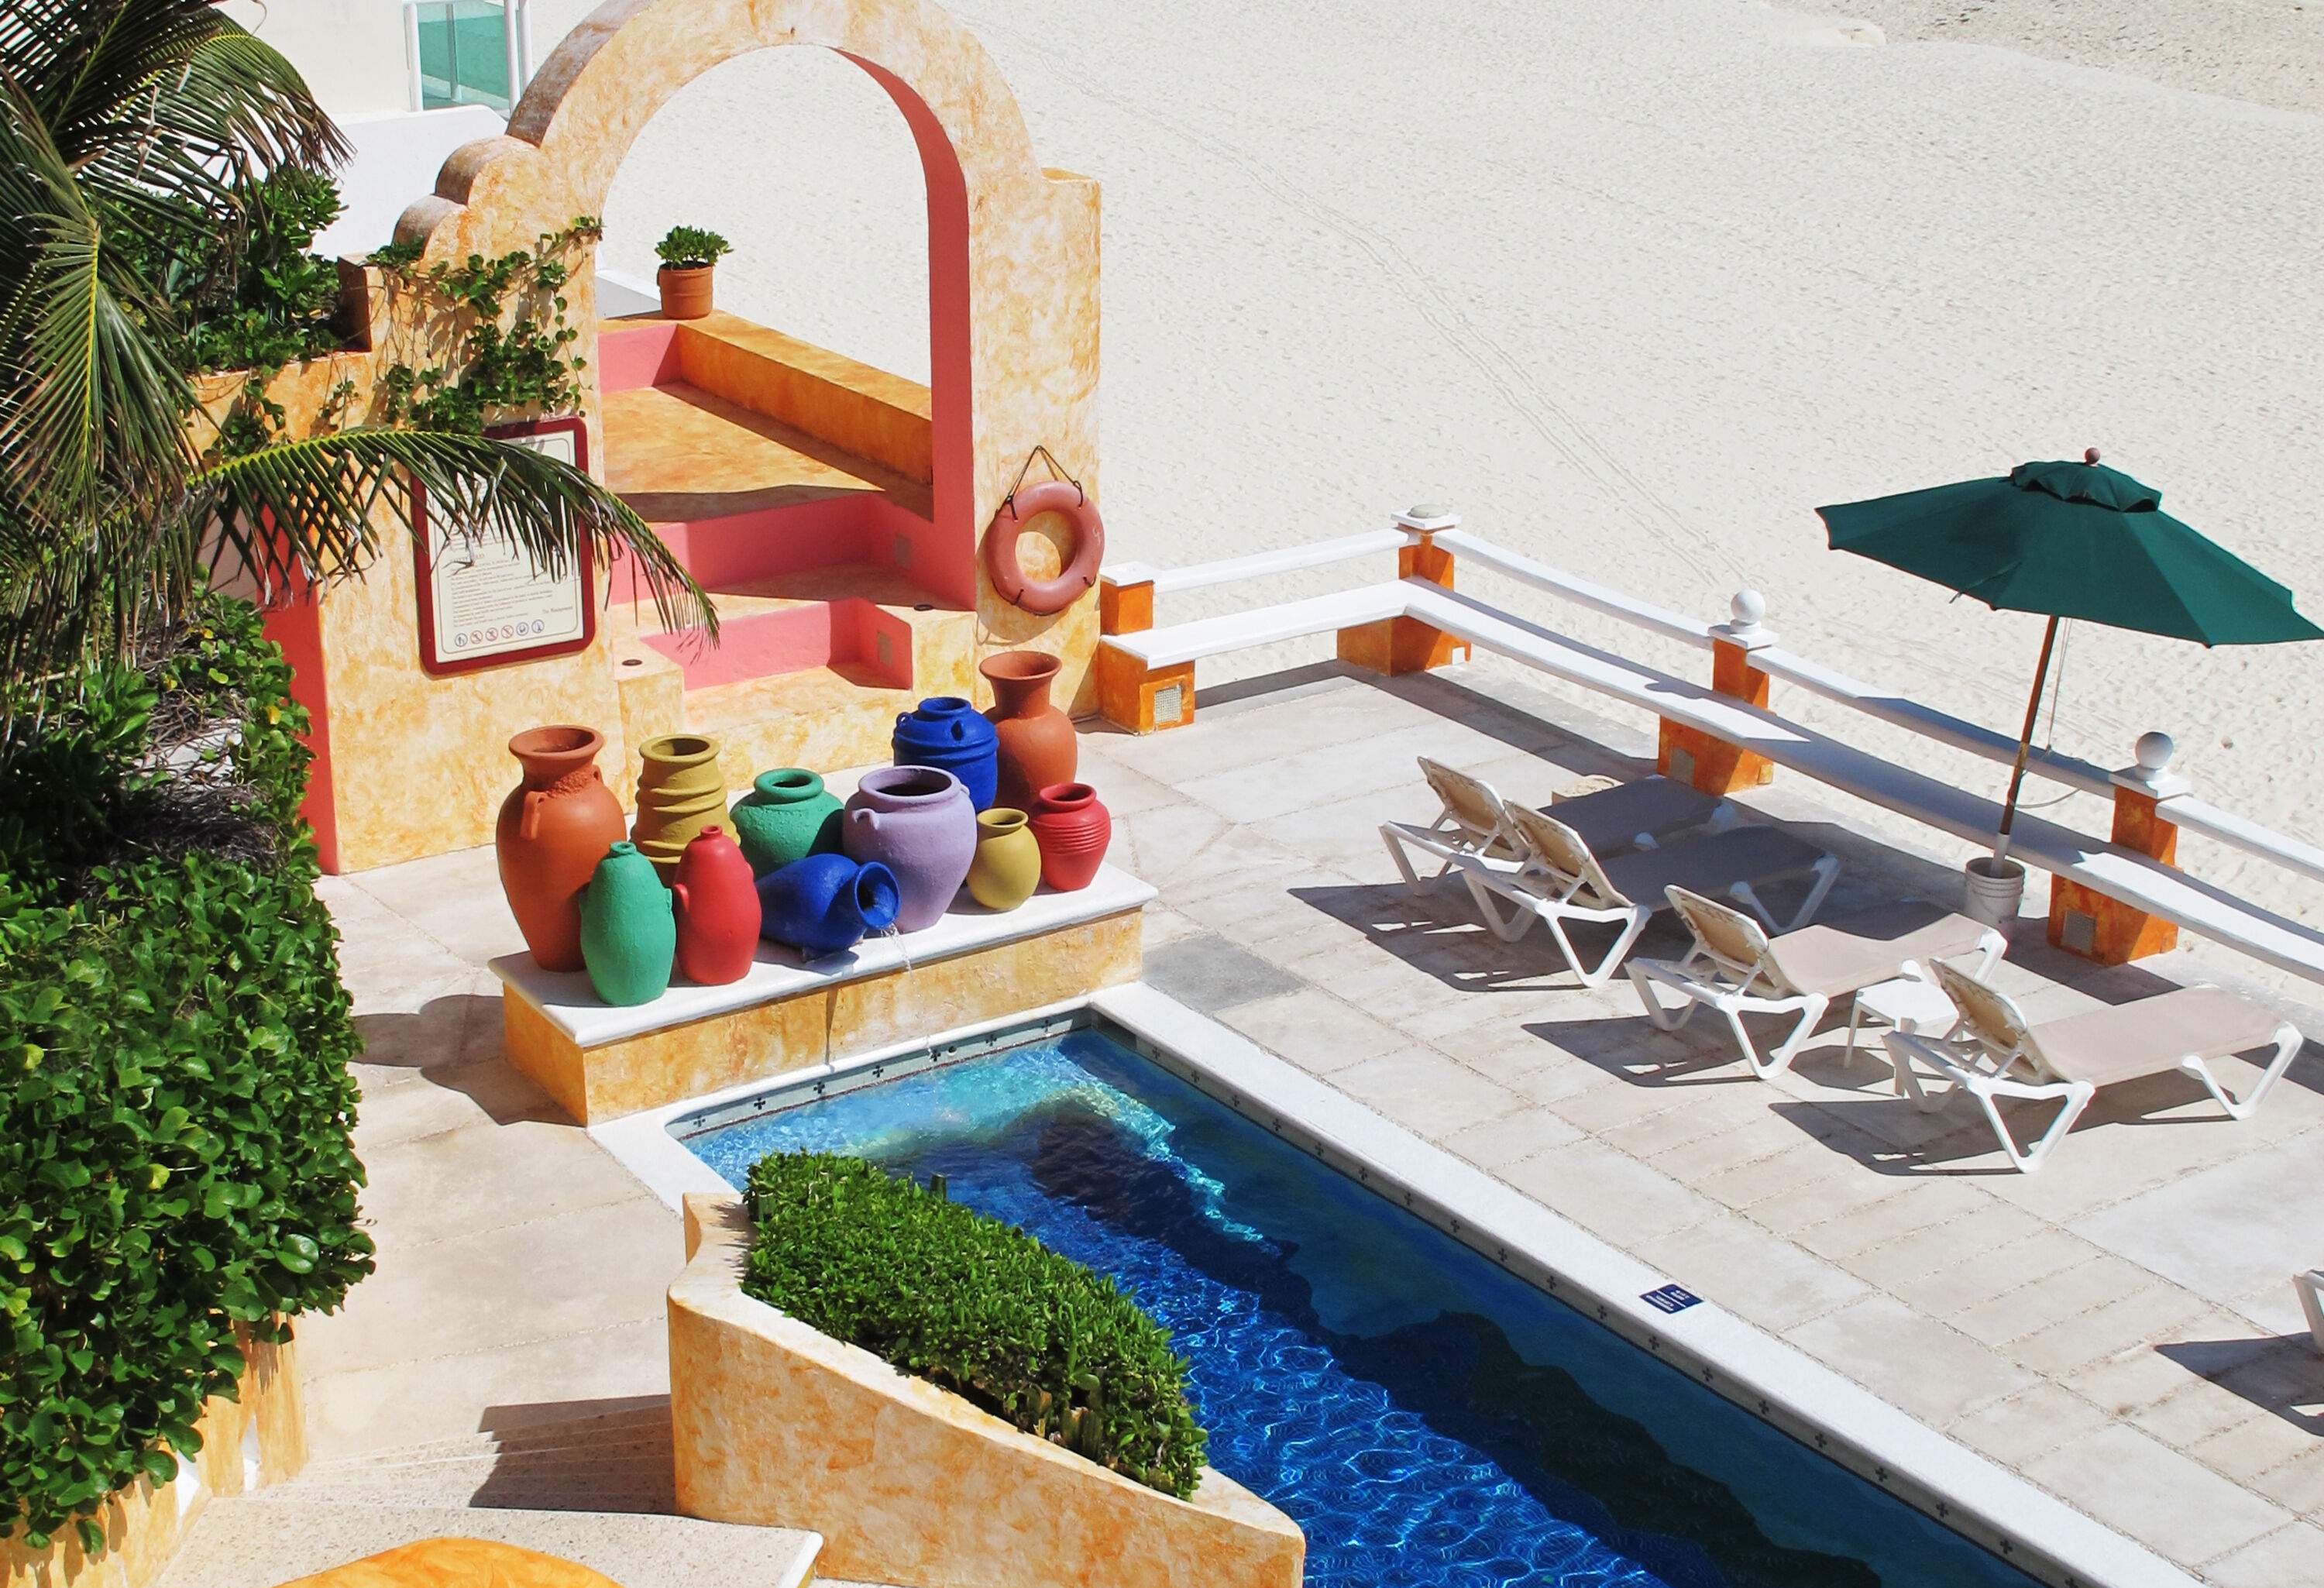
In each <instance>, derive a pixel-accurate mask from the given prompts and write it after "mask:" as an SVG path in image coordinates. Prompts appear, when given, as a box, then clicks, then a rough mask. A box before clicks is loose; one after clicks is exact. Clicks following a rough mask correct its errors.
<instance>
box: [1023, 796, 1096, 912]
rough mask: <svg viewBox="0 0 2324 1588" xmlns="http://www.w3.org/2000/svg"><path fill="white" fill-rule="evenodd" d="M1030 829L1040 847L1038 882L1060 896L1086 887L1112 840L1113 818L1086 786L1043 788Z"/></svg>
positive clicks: (1034, 810) (1094, 874)
mask: <svg viewBox="0 0 2324 1588" xmlns="http://www.w3.org/2000/svg"><path fill="white" fill-rule="evenodd" d="M1030 826H1031V827H1032V830H1033V837H1034V839H1035V840H1036V841H1037V843H1039V845H1041V881H1043V882H1047V883H1048V884H1049V886H1050V887H1052V888H1055V889H1056V890H1057V891H1059V892H1060V893H1071V892H1073V891H1074V890H1075V889H1077V888H1086V887H1088V886H1089V885H1090V882H1091V880H1092V879H1093V878H1094V877H1095V876H1096V875H1097V868H1098V867H1099V866H1101V865H1102V864H1104V863H1105V850H1106V845H1109V844H1111V842H1112V841H1113V817H1112V815H1111V812H1109V811H1108V810H1107V809H1106V808H1105V807H1104V806H1102V805H1101V804H1099V803H1098V799H1097V790H1096V789H1093V788H1091V787H1090V786H1089V785H1088V784H1087V783H1052V784H1050V785H1049V786H1048V787H1047V788H1046V789H1042V790H1041V797H1040V799H1039V800H1038V802H1037V804H1036V805H1035V807H1034V809H1033V820H1032V822H1031V824H1030Z"/></svg>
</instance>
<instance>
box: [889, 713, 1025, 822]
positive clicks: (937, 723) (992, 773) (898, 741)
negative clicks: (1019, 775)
mask: <svg viewBox="0 0 2324 1588" xmlns="http://www.w3.org/2000/svg"><path fill="white" fill-rule="evenodd" d="M890 743H891V745H892V746H893V748H894V750H895V753H896V764H897V765H898V766H933V767H940V768H942V769H943V770H944V771H948V772H950V773H951V774H952V775H953V776H954V777H955V778H958V779H959V780H961V783H962V784H963V785H964V787H965V788H966V789H968V801H969V803H970V804H971V805H973V806H974V807H975V808H977V809H979V810H982V809H984V808H986V807H988V806H990V805H991V803H992V799H993V791H994V789H995V787H996V785H997V784H998V783H999V781H1000V778H1001V769H1000V764H999V762H997V760H996V759H995V751H996V750H997V748H998V746H999V743H1000V736H999V735H998V734H995V733H994V732H993V728H992V725H991V723H989V722H987V721H985V720H984V718H983V716H982V715H981V714H980V713H979V712H978V711H977V709H976V707H975V706H973V705H972V704H971V703H970V702H968V701H966V700H964V699H962V698H961V697H959V696H957V695H931V696H929V697H927V699H926V700H923V701H921V702H920V703H919V705H918V706H915V707H914V708H913V709H911V710H910V711H908V712H905V713H904V714H903V715H902V716H899V717H898V718H897V719H896V732H895V735H894V737H893V738H892V739H891V740H890Z"/></svg>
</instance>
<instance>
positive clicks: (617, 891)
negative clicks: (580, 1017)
mask: <svg viewBox="0 0 2324 1588" xmlns="http://www.w3.org/2000/svg"><path fill="white" fill-rule="evenodd" d="M677 955H678V921H677V919H676V918H675V917H674V916H673V915H672V913H671V909H670V891H669V889H668V888H667V887H665V886H663V885H662V880H661V878H660V877H659V876H658V875H656V874H655V872H654V868H653V863H652V862H651V861H650V860H648V859H646V857H645V856H644V855H642V854H639V853H638V846H637V845H634V844H630V843H621V844H613V845H608V846H607V847H606V850H605V858H604V859H603V860H601V861H599V862H598V863H597V869H596V872H595V873H594V874H593V875H592V876H591V877H590V879H589V885H588V886H587V887H586V888H585V889H583V890H582V891H581V959H582V963H583V965H585V966H586V968H587V970H588V972H589V984H590V985H591V986H593V987H595V989H597V996H598V997H600V998H602V999H604V1001H605V1002H608V1003H615V1004H631V1003H651V1002H653V1001H654V1000H655V999H657V998H659V997H660V996H661V995H662V994H663V993H664V992H668V991H669V973H670V967H671V966H672V965H674V964H675V963H676V960H677Z"/></svg>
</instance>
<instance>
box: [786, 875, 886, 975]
mask: <svg viewBox="0 0 2324 1588" xmlns="http://www.w3.org/2000/svg"><path fill="white" fill-rule="evenodd" d="M902 898H903V894H902V892H901V891H900V890H899V889H898V887H897V886H896V873H895V872H891V871H890V870H889V869H888V868H887V867H886V866H884V865H881V863H879V862H878V861H876V860H875V861H871V862H868V863H862V864H858V863H856V862H854V861H852V860H850V859H848V858H847V856H845V855H844V854H810V855H807V857H806V858H804V859H801V860H795V861H793V862H791V863H790V864H788V865H787V866H785V867H783V868H782V869H781V870H780V871H778V872H770V874H768V875H766V876H763V877H761V878H760V879H759V936H761V937H771V938H773V939H774V940H775V941H776V942H778V943H786V944H788V945H789V946H791V947H793V948H796V949H798V951H799V952H800V953H802V954H804V955H806V956H807V957H808V958H809V959H821V958H822V957H823V956H825V955H828V954H837V953H840V952H841V951H843V950H844V949H849V948H853V947H854V946H855V945H856V944H857V943H858V942H860V941H862V938H863V937H864V935H865V934H867V933H870V932H884V931H886V930H887V929H888V928H890V927H892V926H894V925H895V924H896V907H897V905H898V904H899V902H900V901H901V900H902Z"/></svg>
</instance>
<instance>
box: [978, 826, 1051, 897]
mask: <svg viewBox="0 0 2324 1588" xmlns="http://www.w3.org/2000/svg"><path fill="white" fill-rule="evenodd" d="M1040 885H1041V845H1039V843H1037V841H1036V840H1035V839H1034V837H1033V831H1032V829H1031V828H1030V827H1028V826H1026V825H1025V813H1024V812H1023V811H1021V810H1011V809H1010V808H1008V807H1007V806H1005V805H996V806H994V807H993V808H991V810H984V811H979V812H978V813H977V817H976V858H975V859H974V860H973V861H971V862H970V863H969V867H968V892H969V897H970V898H972V899H973V900H976V901H977V902H978V903H979V904H981V905H982V906H984V908H985V909H1016V908H1017V907H1018V906H1019V905H1020V904H1022V903H1024V902H1025V900H1028V899H1030V898H1031V897H1032V896H1033V890H1034V889H1036V888H1037V887H1039V886H1040Z"/></svg>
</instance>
